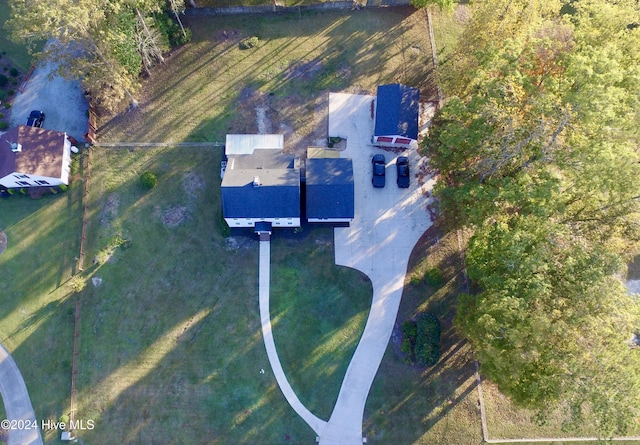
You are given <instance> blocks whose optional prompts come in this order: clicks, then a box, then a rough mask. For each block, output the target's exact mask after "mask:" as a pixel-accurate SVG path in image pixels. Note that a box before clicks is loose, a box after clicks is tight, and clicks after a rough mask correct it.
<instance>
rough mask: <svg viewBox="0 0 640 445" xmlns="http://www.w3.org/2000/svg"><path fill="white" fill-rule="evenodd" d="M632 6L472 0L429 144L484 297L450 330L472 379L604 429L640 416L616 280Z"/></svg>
mask: <svg viewBox="0 0 640 445" xmlns="http://www.w3.org/2000/svg"><path fill="white" fill-rule="evenodd" d="M639 8H640V7H639V6H638V4H637V2H635V1H634V0H618V1H603V0H599V1H590V0H576V1H573V2H571V3H567V4H562V3H561V2H555V1H544V0H492V1H487V2H481V3H479V4H478V5H477V6H476V7H475V8H474V9H473V16H472V19H471V20H470V22H469V24H468V26H467V28H466V30H465V31H464V32H463V34H462V37H461V39H460V42H459V45H458V48H457V50H456V51H455V52H454V53H453V55H452V56H451V57H450V58H449V59H448V60H447V61H446V62H445V63H444V65H443V72H442V76H441V77H442V80H443V87H444V89H445V92H446V94H447V95H448V97H449V99H448V101H447V103H446V104H445V105H444V107H443V108H442V110H441V111H440V112H439V113H438V114H437V116H436V117H435V119H434V122H433V125H432V128H431V134H430V136H429V138H427V139H426V140H425V142H424V145H423V148H424V150H425V151H426V153H427V154H428V155H429V157H430V158H431V163H432V166H433V167H434V169H435V170H436V171H437V172H438V174H439V181H438V183H437V185H436V189H435V194H436V197H437V198H438V202H439V205H440V209H441V211H442V214H443V216H444V218H445V219H446V221H447V222H448V223H449V224H450V226H451V227H452V228H457V227H463V226H464V227H471V228H473V229H474V230H475V232H474V235H473V237H472V238H471V241H470V243H469V246H468V256H467V266H468V269H469V276H470V277H471V278H472V279H474V281H475V282H477V283H478V284H479V286H480V289H481V292H480V293H479V294H478V295H475V296H469V295H465V296H463V297H462V298H461V300H460V303H459V307H458V317H457V322H458V327H459V328H460V330H461V332H462V333H463V334H464V335H465V336H466V337H468V338H469V339H470V341H471V342H472V343H473V345H474V346H475V348H476V349H477V351H478V356H479V358H480V362H481V367H482V368H481V369H482V370H483V371H484V372H485V373H486V375H487V376H488V377H489V378H491V379H492V380H494V381H495V382H496V383H497V384H498V385H499V387H500V388H501V389H502V390H503V391H504V392H505V393H507V394H509V395H510V396H511V397H512V398H513V400H514V401H515V402H517V403H518V404H520V405H522V406H527V407H531V408H537V409H539V410H540V413H541V414H544V412H545V411H548V410H549V409H550V408H551V407H553V406H557V405H562V406H565V407H567V408H568V417H567V418H568V423H569V424H574V425H575V424H577V423H579V422H580V420H581V414H582V413H583V412H590V413H591V415H592V416H594V418H595V420H594V422H595V423H596V426H597V427H598V431H599V432H600V434H602V435H611V434H615V433H622V432H624V431H625V429H626V427H628V426H629V425H631V424H634V423H635V424H636V425H637V424H638V419H639V417H638V415H639V414H640V413H639V412H638V404H637V400H640V371H639V370H640V351H639V350H637V349H636V350H632V349H630V348H629V346H628V344H627V343H628V342H627V340H628V339H629V338H630V337H631V336H632V335H633V333H634V330H638V329H640V314H639V312H638V300H637V299H636V298H635V297H629V296H627V294H626V292H625V289H624V286H623V285H622V283H621V281H620V277H621V276H623V275H624V260H625V259H628V258H629V255H630V254H632V253H636V252H637V250H638V240H639V239H640V202H639V201H640V164H639V161H640V156H639V153H638V150H639V146H640V145H639V141H640V139H639V137H638V136H639V134H638V131H639V128H640V125H638V124H639V121H640V119H639V114H638V113H639V111H640V52H638V51H637V48H638V47H640V29H638V23H640V9H639ZM563 404H564V405H563Z"/></svg>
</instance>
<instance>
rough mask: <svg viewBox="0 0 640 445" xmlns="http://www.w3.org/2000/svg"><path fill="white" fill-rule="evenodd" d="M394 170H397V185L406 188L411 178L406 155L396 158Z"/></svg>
mask: <svg viewBox="0 0 640 445" xmlns="http://www.w3.org/2000/svg"><path fill="white" fill-rule="evenodd" d="M396 170H397V172H398V177H397V178H396V183H397V184H398V187H400V188H403V189H406V188H408V187H409V183H410V182H411V178H410V177H409V159H408V158H407V157H406V156H400V157H399V158H398V160H397V161H396Z"/></svg>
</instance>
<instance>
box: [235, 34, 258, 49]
mask: <svg viewBox="0 0 640 445" xmlns="http://www.w3.org/2000/svg"><path fill="white" fill-rule="evenodd" d="M259 41H260V39H259V38H258V37H257V36H251V37H246V38H244V39H242V40H241V41H240V49H250V48H253V47H254V46H256V45H257V44H258V42H259Z"/></svg>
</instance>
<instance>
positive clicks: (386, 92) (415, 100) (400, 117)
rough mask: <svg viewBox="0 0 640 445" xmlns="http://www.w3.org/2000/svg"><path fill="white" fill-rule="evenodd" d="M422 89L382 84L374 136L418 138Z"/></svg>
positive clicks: (378, 98) (379, 91) (379, 92)
mask: <svg viewBox="0 0 640 445" xmlns="http://www.w3.org/2000/svg"><path fill="white" fill-rule="evenodd" d="M419 109H420V90H419V89H417V88H413V87H409V86H406V85H401V84H397V83H396V84H392V85H380V86H379V87H378V97H377V99H376V123H375V130H374V136H403V137H407V138H411V139H415V140H417V139H418V112H419Z"/></svg>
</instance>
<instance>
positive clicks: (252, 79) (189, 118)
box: [98, 8, 431, 148]
mask: <svg viewBox="0 0 640 445" xmlns="http://www.w3.org/2000/svg"><path fill="white" fill-rule="evenodd" d="M185 21H186V23H187V24H188V25H189V26H190V27H191V29H192V31H193V41H192V42H191V43H189V44H187V45H185V46H184V47H183V48H180V49H178V50H175V51H174V52H173V53H172V55H171V56H170V57H168V58H167V61H166V63H165V64H163V65H162V66H158V67H156V68H155V69H154V71H153V76H152V77H151V80H150V81H149V82H145V84H144V86H143V89H142V91H141V93H140V95H139V96H140V106H139V107H138V108H136V109H133V110H130V111H128V112H127V113H125V114H123V115H120V116H117V117H115V118H113V119H110V118H103V119H102V121H101V126H100V128H99V132H98V136H99V138H100V140H102V141H165V140H175V141H180V140H190V141H224V137H225V135H226V134H227V133H230V132H236V133H237V132H249V133H256V132H257V131H258V124H257V119H256V109H257V108H259V107H260V108H263V109H264V110H266V117H267V120H268V124H269V125H267V130H268V131H277V132H283V133H284V134H285V143H288V144H290V146H291V145H296V147H297V146H298V145H301V147H302V148H306V145H307V144H310V143H312V141H313V140H314V139H322V138H325V137H326V131H327V123H326V112H327V102H328V95H327V93H328V92H329V91H348V92H357V93H375V88H376V86H377V85H379V84H383V83H390V82H398V81H400V82H404V83H408V84H410V85H414V86H417V87H422V86H425V87H426V86H427V85H428V83H427V81H426V80H425V79H424V76H423V73H424V71H425V68H426V67H428V66H429V65H430V55H431V47H430V43H429V38H428V33H427V31H426V25H425V24H426V21H425V20H424V12H423V11H417V12H416V11H415V10H413V9H412V8H399V9H388V10H365V11H359V12H353V13H351V12H348V11H347V12H327V13H308V14H302V15H301V16H298V15H297V14H285V15H269V16H224V17H215V16H214V17H203V18H194V17H191V18H189V19H188V20H185ZM253 35H255V36H258V37H259V38H260V41H259V44H258V45H257V46H256V47H255V48H252V49H248V50H241V49H240V48H239V42H240V40H241V39H243V38H245V37H248V36H253ZM426 91H428V90H425V94H426Z"/></svg>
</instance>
